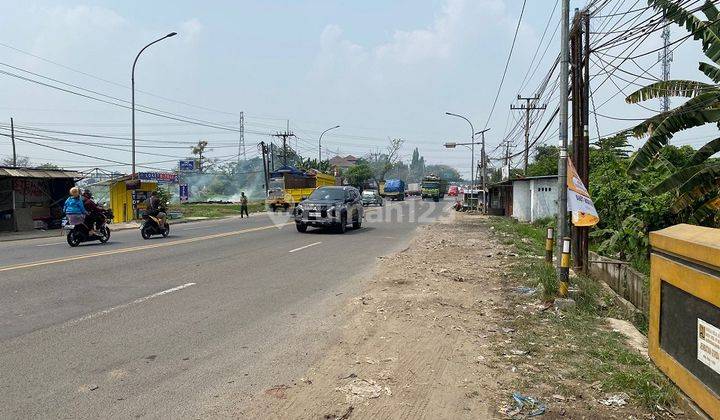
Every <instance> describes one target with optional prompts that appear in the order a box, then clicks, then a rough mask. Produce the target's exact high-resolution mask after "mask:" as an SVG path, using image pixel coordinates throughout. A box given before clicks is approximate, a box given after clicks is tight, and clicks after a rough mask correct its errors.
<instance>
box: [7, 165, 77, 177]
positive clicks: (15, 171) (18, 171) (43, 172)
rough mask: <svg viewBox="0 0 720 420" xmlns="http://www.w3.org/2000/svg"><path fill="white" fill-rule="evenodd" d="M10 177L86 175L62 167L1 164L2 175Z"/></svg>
mask: <svg viewBox="0 0 720 420" xmlns="http://www.w3.org/2000/svg"><path fill="white" fill-rule="evenodd" d="M3 176H6V177H10V178H72V179H81V178H84V177H85V176H84V175H83V174H81V173H80V172H76V171H64V170H61V169H32V168H11V167H7V166H0V177H3Z"/></svg>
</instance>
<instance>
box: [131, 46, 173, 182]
mask: <svg viewBox="0 0 720 420" xmlns="http://www.w3.org/2000/svg"><path fill="white" fill-rule="evenodd" d="M175 35H177V32H170V33H169V34H167V35H165V36H164V37H162V38H158V39H156V40H155V41H153V42H151V43H149V44H147V45H146V46H144V47H143V48H142V49H141V50H140V52H139V53H137V55H136V56H135V61H133V65H132V74H131V76H130V79H131V82H132V179H135V65H136V64H137V61H138V58H140V54H142V53H143V51H145V50H146V49H147V48H148V47H149V46H151V45H152V44H155V43H157V42H160V41H162V40H163V39H165V38H170V37H172V36H175Z"/></svg>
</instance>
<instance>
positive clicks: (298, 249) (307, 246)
mask: <svg viewBox="0 0 720 420" xmlns="http://www.w3.org/2000/svg"><path fill="white" fill-rule="evenodd" d="M321 243H322V242H315V243H312V244H310V245H305V246H301V247H300V248H295V249H291V250H290V251H289V252H290V253H293V252H295V251H300V250H302V249H305V248H310V247H311V246H315V245H320V244H321Z"/></svg>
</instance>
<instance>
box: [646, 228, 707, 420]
mask: <svg viewBox="0 0 720 420" xmlns="http://www.w3.org/2000/svg"><path fill="white" fill-rule="evenodd" d="M650 244H651V245H652V254H651V256H650V264H651V269H650V325H649V331H648V346H649V353H650V357H651V358H652V360H653V362H654V363H655V364H656V365H657V366H658V367H659V368H660V370H662V371H663V372H664V373H665V374H666V375H667V376H668V377H669V378H670V379H671V380H672V381H673V382H675V384H677V385H678V387H680V389H682V390H683V391H684V392H685V393H686V394H687V395H688V396H690V398H692V399H693V400H694V401H695V403H696V404H697V405H698V406H700V408H702V409H703V410H704V411H705V412H706V413H707V414H708V415H709V416H710V417H712V418H714V419H720V229H712V228H707V227H701V226H692V225H685V224H682V225H676V226H672V227H669V228H666V229H663V230H660V231H657V232H652V233H651V234H650Z"/></svg>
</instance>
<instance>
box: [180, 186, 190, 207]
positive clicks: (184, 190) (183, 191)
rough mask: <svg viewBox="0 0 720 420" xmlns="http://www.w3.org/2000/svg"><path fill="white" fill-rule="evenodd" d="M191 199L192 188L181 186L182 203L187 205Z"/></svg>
mask: <svg viewBox="0 0 720 420" xmlns="http://www.w3.org/2000/svg"><path fill="white" fill-rule="evenodd" d="M189 199H190V188H188V184H180V202H181V203H187V202H188V200H189Z"/></svg>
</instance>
